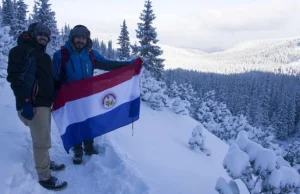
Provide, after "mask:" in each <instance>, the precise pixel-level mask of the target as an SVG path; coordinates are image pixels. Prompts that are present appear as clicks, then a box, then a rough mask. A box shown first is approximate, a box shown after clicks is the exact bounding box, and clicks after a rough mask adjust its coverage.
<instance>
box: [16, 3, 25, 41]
mask: <svg viewBox="0 0 300 194" xmlns="http://www.w3.org/2000/svg"><path fill="white" fill-rule="evenodd" d="M15 7H16V12H15V22H16V23H15V25H14V26H15V28H16V30H15V32H14V34H13V36H14V39H15V40H16V39H17V37H18V36H19V35H20V34H21V33H22V32H23V31H25V30H26V29H27V26H28V23H27V19H26V18H27V16H26V14H27V12H28V11H27V8H28V5H27V4H25V2H24V1H23V0H18V1H17V2H16V5H15Z"/></svg>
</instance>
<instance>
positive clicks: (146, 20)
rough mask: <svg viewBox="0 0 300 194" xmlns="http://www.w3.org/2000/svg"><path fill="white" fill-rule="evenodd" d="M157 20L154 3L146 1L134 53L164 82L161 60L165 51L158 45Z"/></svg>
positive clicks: (133, 47)
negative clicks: (155, 23) (154, 22)
mask: <svg viewBox="0 0 300 194" xmlns="http://www.w3.org/2000/svg"><path fill="white" fill-rule="evenodd" d="M155 18H156V16H155V14H154V13H153V9H152V2H151V1H150V0H146V1H145V9H144V10H143V12H142V13H141V15H140V19H141V20H142V22H141V23H138V30H136V33H137V35H136V37H137V38H138V39H139V45H138V46H136V47H135V46H132V49H133V51H134V52H138V55H139V56H141V57H142V58H143V59H144V66H145V68H146V69H147V70H149V71H150V72H151V74H152V75H153V76H154V77H155V78H156V79H158V80H162V78H163V71H164V65H163V62H164V59H161V58H159V56H160V55H162V53H163V51H162V50H161V48H160V47H159V46H158V45H157V43H158V39H157V33H156V29H155V28H154V27H153V21H154V19H155Z"/></svg>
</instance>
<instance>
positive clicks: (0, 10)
mask: <svg viewBox="0 0 300 194" xmlns="http://www.w3.org/2000/svg"><path fill="white" fill-rule="evenodd" d="M2 2H3V1H2ZM2 5H3V4H2ZM0 24H2V7H1V6H0Z"/></svg>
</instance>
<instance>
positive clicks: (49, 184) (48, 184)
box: [39, 176, 68, 191]
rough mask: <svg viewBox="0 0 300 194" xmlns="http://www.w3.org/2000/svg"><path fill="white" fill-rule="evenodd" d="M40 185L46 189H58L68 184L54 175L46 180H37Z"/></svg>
mask: <svg viewBox="0 0 300 194" xmlns="http://www.w3.org/2000/svg"><path fill="white" fill-rule="evenodd" d="M39 183H40V185H41V186H42V187H44V188H45V189H48V190H53V191H60V190H62V189H64V188H66V187H67V186H68V183H67V182H66V181H59V180H58V179H57V178H56V177H54V176H51V177H50V178H49V179H48V180H46V181H39Z"/></svg>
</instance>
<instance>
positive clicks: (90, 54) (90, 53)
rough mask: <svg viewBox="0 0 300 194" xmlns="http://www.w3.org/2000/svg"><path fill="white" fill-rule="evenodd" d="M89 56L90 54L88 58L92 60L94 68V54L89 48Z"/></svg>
mask: <svg viewBox="0 0 300 194" xmlns="http://www.w3.org/2000/svg"><path fill="white" fill-rule="evenodd" d="M89 56H90V59H91V61H92V69H93V70H94V67H95V55H94V51H93V50H91V51H90V52H89Z"/></svg>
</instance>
